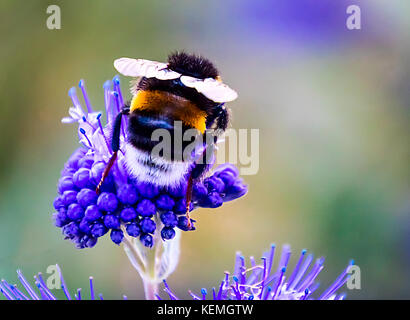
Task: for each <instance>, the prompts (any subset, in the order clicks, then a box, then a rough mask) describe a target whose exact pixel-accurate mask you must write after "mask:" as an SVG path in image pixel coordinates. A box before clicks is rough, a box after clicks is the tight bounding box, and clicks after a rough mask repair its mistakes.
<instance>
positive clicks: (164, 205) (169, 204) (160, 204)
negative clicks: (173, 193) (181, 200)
mask: <svg viewBox="0 0 410 320" xmlns="http://www.w3.org/2000/svg"><path fill="white" fill-rule="evenodd" d="M156 205H157V208H158V209H163V210H172V208H173V207H174V205H175V201H174V200H173V199H172V198H171V197H170V196H169V195H167V194H162V195H160V196H159V197H158V199H157V201H156Z"/></svg>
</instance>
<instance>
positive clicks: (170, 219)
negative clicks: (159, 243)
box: [161, 211, 178, 228]
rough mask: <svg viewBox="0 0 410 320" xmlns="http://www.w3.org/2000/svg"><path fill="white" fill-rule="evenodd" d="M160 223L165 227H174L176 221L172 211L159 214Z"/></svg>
mask: <svg viewBox="0 0 410 320" xmlns="http://www.w3.org/2000/svg"><path fill="white" fill-rule="evenodd" d="M161 221H162V223H163V224H164V226H166V227H171V228H173V227H175V226H176V225H177V224H178V219H177V216H176V215H175V213H173V212H172V211H169V212H166V213H163V214H161Z"/></svg>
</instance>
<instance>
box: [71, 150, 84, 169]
mask: <svg viewBox="0 0 410 320" xmlns="http://www.w3.org/2000/svg"><path fill="white" fill-rule="evenodd" d="M85 152H86V150H85V149H84V148H79V149H77V150H76V151H75V152H74V153H73V154H72V155H71V156H70V158H69V159H68V161H67V163H66V166H67V167H69V168H73V169H78V161H79V160H80V159H81V158H82V157H84V154H85Z"/></svg>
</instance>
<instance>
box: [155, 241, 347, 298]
mask: <svg viewBox="0 0 410 320" xmlns="http://www.w3.org/2000/svg"><path fill="white" fill-rule="evenodd" d="M275 250H276V246H275V245H272V246H271V249H270V250H269V251H267V252H265V253H264V254H263V256H262V259H261V260H262V261H261V263H260V264H257V263H256V261H255V259H254V258H253V257H250V266H248V267H247V266H246V263H245V258H244V257H243V256H242V254H241V253H240V252H238V253H237V254H236V259H235V267H234V272H233V274H232V275H230V273H229V272H225V277H224V279H223V280H222V281H221V283H220V285H219V288H217V289H215V288H212V294H209V295H211V299H213V300H343V299H344V298H345V294H339V293H338V291H339V290H340V289H341V288H342V287H343V286H344V284H345V283H346V281H347V280H348V278H349V269H350V267H351V266H352V265H353V264H354V262H353V260H352V261H351V262H350V263H349V265H348V266H347V267H346V268H345V270H344V271H343V272H342V273H341V274H340V275H339V276H338V277H337V278H336V280H335V281H334V282H333V283H332V284H331V285H330V286H329V287H328V288H327V289H326V290H324V291H323V292H322V293H321V294H319V295H316V290H317V289H318V288H319V283H318V282H317V277H318V275H319V273H320V272H321V271H322V269H323V268H324V266H323V263H324V258H319V259H317V260H316V262H313V255H312V254H308V255H307V254H306V253H307V251H306V250H302V252H301V254H300V256H299V259H298V261H297V263H296V265H295V267H294V269H293V271H290V272H287V271H288V263H289V260H290V256H291V251H290V247H289V246H287V245H285V246H283V249H282V253H281V255H280V257H279V259H278V262H277V263H276V264H277V267H276V268H274V267H273V266H274V257H275ZM164 286H165V287H164V291H165V292H166V293H167V294H168V296H169V298H170V299H171V300H177V299H178V297H177V296H176V295H175V294H174V293H173V292H172V290H171V289H170V287H169V285H168V283H167V282H166V281H165V280H164ZM189 294H190V295H191V297H192V298H193V299H194V300H206V299H207V298H209V295H208V290H206V289H205V288H202V289H201V294H199V295H197V294H195V293H193V292H192V291H189ZM156 298H157V299H159V300H161V297H160V296H159V295H156Z"/></svg>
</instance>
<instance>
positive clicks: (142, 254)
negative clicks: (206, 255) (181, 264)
mask: <svg viewBox="0 0 410 320" xmlns="http://www.w3.org/2000/svg"><path fill="white" fill-rule="evenodd" d="M154 219H155V220H156V223H157V224H158V225H159V228H157V230H156V232H155V233H154V235H153V238H154V245H153V247H152V248H147V247H145V246H144V245H143V244H142V243H141V242H140V240H139V239H138V238H133V237H130V236H128V235H127V233H126V230H125V227H124V226H123V227H122V229H123V231H124V240H123V246H124V251H125V253H126V254H127V257H128V259H129V260H130V262H131V264H132V266H133V267H134V268H135V270H137V271H138V274H139V275H140V276H141V279H142V282H143V284H144V291H145V298H146V299H147V300H155V299H156V294H158V286H159V284H160V283H161V282H162V280H164V279H166V278H167V277H168V276H169V275H170V274H171V273H172V272H174V270H175V268H176V266H177V264H178V261H179V253H180V237H181V233H180V232H179V231H178V230H177V232H176V235H175V238H174V239H172V240H167V241H163V240H162V239H161V231H160V229H161V228H162V225H161V224H160V223H161V222H160V220H159V218H158V217H157V216H155V217H154Z"/></svg>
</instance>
